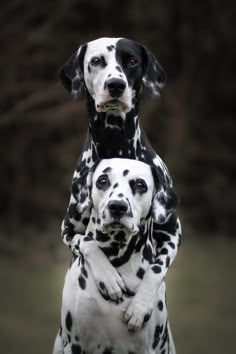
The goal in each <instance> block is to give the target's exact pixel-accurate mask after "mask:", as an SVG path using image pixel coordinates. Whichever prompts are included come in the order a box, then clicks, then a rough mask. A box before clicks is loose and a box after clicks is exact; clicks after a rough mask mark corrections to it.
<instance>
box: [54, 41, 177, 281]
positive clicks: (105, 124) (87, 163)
mask: <svg viewBox="0 0 236 354" xmlns="http://www.w3.org/2000/svg"><path fill="white" fill-rule="evenodd" d="M59 77H60V80H61V82H62V84H63V85H64V87H65V88H66V89H67V90H68V91H69V92H70V93H71V94H72V95H73V97H74V98H79V97H80V96H81V95H82V94H84V95H85V96H86V98H87V108H88V116H89V128H88V134H87V139H86V142H85V145H84V148H83V151H82V154H81V156H80V159H79V161H78V163H77V166H76V170H75V172H74V175H73V180H72V188H71V197H70V201H69V206H68V209H67V211H66V215H65V218H64V220H63V222H62V239H63V241H64V243H65V244H66V245H67V246H68V247H69V248H70V249H71V250H72V252H73V254H74V255H79V252H80V248H79V241H80V238H81V235H83V234H84V233H85V230H86V228H87V225H88V222H89V220H90V215H91V205H90V204H89V203H88V198H87V195H88V190H87V183H88V175H89V171H90V169H91V168H92V167H93V166H94V165H95V164H96V163H97V161H98V160H100V159H107V158H118V157H120V158H129V159H134V160H139V161H143V162H145V163H147V164H149V165H150V166H152V167H153V168H154V170H155V171H156V174H157V175H158V178H159V179H160V181H161V185H162V188H161V189H160V190H159V191H158V195H157V198H158V200H159V206H160V209H158V210H157V215H158V216H157V217H155V222H154V225H153V231H152V232H153V237H155V238H159V245H160V247H159V249H158V254H157V262H159V267H160V274H159V278H160V282H159V284H161V283H162V281H163V279H164V276H165V274H166V271H167V269H168V267H169V265H170V264H171V263H172V262H173V260H174V258H175V256H176V254H177V251H178V248H179V245H180V240H181V225H180V221H179V218H178V217H177V215H176V213H175V212H174V213H169V212H168V210H169V209H170V208H169V204H170V193H169V191H170V190H171V188H172V181H171V177H170V175H169V172H168V170H167V167H166V166H165V164H164V162H163V161H162V160H161V158H160V157H159V156H158V155H157V154H156V152H155V151H154V149H153V148H152V146H151V144H150V142H149V141H148V139H147V137H146V135H145V133H144V131H143V130H142V128H141V126H140V123H139V115H138V112H139V101H140V97H141V94H142V91H143V90H146V91H147V93H151V95H153V96H154V97H155V96H159V93H160V89H161V87H162V86H163V85H164V84H165V81H166V74H165V72H164V70H163V68H162V66H161V65H160V64H159V62H158V61H157V59H156V58H155V56H154V55H153V54H152V53H150V52H149V51H148V50H147V49H146V48H145V47H143V46H142V45H140V44H138V43H136V42H134V41H131V40H128V39H125V38H99V39H97V40H94V41H92V42H89V43H86V44H83V45H81V46H80V47H79V49H78V50H77V51H76V52H75V53H74V54H73V55H72V56H71V57H70V58H69V59H68V61H67V62H66V63H65V64H64V66H63V67H62V68H61V70H60V73H59Z"/></svg>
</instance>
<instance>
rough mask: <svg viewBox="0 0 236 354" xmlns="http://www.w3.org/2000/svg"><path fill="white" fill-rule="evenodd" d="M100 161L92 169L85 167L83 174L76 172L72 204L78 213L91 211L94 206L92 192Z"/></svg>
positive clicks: (73, 182)
mask: <svg viewBox="0 0 236 354" xmlns="http://www.w3.org/2000/svg"><path fill="white" fill-rule="evenodd" d="M99 162H100V160H99V159H98V160H97V161H96V162H95V164H94V165H93V166H92V167H91V168H87V167H85V168H84V170H83V171H82V172H81V173H78V172H77V171H75V173H74V176H73V181H72V190H71V199H70V204H72V205H73V206H74V207H75V210H76V213H79V214H82V213H84V212H85V211H86V210H87V211H90V208H91V206H92V199H91V190H92V178H93V173H94V171H95V169H96V167H97V165H98V164H99Z"/></svg>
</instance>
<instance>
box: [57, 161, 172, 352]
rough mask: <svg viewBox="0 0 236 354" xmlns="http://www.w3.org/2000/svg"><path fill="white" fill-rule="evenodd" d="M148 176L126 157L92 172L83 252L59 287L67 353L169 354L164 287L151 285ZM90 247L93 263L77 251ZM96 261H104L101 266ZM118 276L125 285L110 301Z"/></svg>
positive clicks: (154, 252)
mask: <svg viewBox="0 0 236 354" xmlns="http://www.w3.org/2000/svg"><path fill="white" fill-rule="evenodd" d="M150 171H151V170H150V167H149V166H148V165H146V164H143V163H141V162H138V161H129V160H126V159H122V160H121V159H112V160H104V161H102V162H101V163H100V164H99V165H98V167H97V169H96V171H95V174H94V177H93V183H92V191H91V195H92V205H93V207H92V210H91V217H90V221H89V223H88V226H87V230H86V235H85V236H84V238H83V239H82V238H81V241H80V249H81V251H82V253H81V255H80V256H79V257H76V258H75V259H74V261H73V263H72V265H71V268H70V269H69V270H68V273H67V275H66V279H65V285H64V290H63V303H62V319H61V320H62V322H61V323H62V332H61V337H62V343H63V347H64V352H65V353H67V352H68V353H72V354H73V353H77V352H78V353H86V354H94V353H97V354H111V353H112V354H131V353H135V354H151V353H153V354H154V353H156V354H160V353H166V354H170V353H171V354H174V347H173V343H172V339H171V334H170V331H169V326H168V320H167V308H166V300H165V283H164V281H162V282H161V284H160V286H158V287H157V286H156V280H155V277H156V275H157V273H158V269H157V267H158V266H157V265H154V260H155V259H156V257H157V249H158V247H157V240H155V239H154V238H153V232H152V227H153V220H152V218H151V217H150V208H152V200H153V196H154V194H155V193H154V185H153V177H152V174H151V172H150ZM95 243H96V245H97V246H98V247H99V249H100V252H101V254H100V255H99V257H98V258H97V259H94V257H93V253H92V254H91V253H90V257H89V255H88V254H87V255H86V254H84V253H83V250H87V249H89V248H91V249H92V248H93V247H94V245H95ZM85 244H86V246H84V245H85ZM85 253H86V251H85ZM96 255H97V253H95V257H96ZM102 258H104V261H105V262H106V263H104V262H102V263H101V264H100V262H101V259H102ZM93 263H94V264H95V265H96V269H95V268H94V267H93ZM104 264H105V266H104ZM109 272H110V273H109ZM101 273H104V274H101ZM117 276H118V277H121V279H122V281H123V282H124V284H125V288H124V287H123V291H122V294H121V296H120V297H119V298H113V299H112V297H113V294H112V290H111V289H112V286H113V284H114V283H115V282H114V283H112V280H113V278H114V280H115V279H118V278H116V277H117ZM102 279H104V282H103V281H102ZM135 312H137V313H135ZM140 314H142V316H141V317H140ZM139 321H141V322H140V323H139ZM137 329H138V330H137ZM76 348H77V349H76ZM76 350H77V351H76Z"/></svg>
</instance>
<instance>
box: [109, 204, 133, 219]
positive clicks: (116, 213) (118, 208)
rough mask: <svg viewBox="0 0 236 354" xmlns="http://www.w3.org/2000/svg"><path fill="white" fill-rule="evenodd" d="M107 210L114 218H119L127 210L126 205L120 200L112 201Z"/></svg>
mask: <svg viewBox="0 0 236 354" xmlns="http://www.w3.org/2000/svg"><path fill="white" fill-rule="evenodd" d="M108 209H109V211H110V214H111V216H113V217H114V218H121V217H122V216H123V215H124V214H125V213H126V212H127V210H128V205H127V204H126V203H125V202H122V201H121V200H112V201H111V202H109V204H108Z"/></svg>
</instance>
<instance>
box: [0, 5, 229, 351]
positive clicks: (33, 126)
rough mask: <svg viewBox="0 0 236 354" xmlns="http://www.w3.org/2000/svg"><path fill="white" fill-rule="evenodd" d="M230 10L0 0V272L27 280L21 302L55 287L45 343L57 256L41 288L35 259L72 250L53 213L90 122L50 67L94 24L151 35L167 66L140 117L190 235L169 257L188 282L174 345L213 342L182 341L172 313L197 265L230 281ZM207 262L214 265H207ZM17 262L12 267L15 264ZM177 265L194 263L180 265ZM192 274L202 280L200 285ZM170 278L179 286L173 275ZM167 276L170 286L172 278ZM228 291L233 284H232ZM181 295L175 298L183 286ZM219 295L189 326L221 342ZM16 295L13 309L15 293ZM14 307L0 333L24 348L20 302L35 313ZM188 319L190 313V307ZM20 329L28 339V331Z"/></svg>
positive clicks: (148, 42)
mask: <svg viewBox="0 0 236 354" xmlns="http://www.w3.org/2000/svg"><path fill="white" fill-rule="evenodd" d="M234 10H236V6H235V2H233V1H228V2H226V1H223V0H205V1H202V2H201V1H197V0H188V1H186V0H180V1H172V0H159V1H156V0H149V1H141V0H130V1H124V0H120V1H109V0H102V1H95V0H77V1H76V0H64V1H62V0H54V1H42V0H34V1H26V0H10V1H7V2H6V1H5V2H2V3H1V5H0V24H1V31H0V44H1V46H0V48H1V56H0V63H1V65H0V78H1V80H0V89H1V96H0V111H1V117H0V166H1V173H0V224H1V228H0V246H1V249H0V256H1V255H2V260H1V262H2V267H1V274H2V279H3V280H4V282H5V284H7V283H8V282H9V279H14V281H13V282H11V286H10V287H11V291H10V292H11V293H15V290H16V288H17V289H18V285H19V286H20V284H22V283H23V284H24V281H25V288H24V289H25V293H24V292H23V294H24V300H23V302H24V301H26V303H27V301H29V295H28V294H29V292H28V288H29V287H32V289H34V292H33V295H32V296H31V295H30V299H31V300H32V298H34V297H35V296H42V288H43V289H44V290H45V299H47V300H45V301H44V302H43V304H41V307H39V308H44V309H45V307H44V305H45V303H47V304H48V301H49V300H48V299H49V298H48V297H50V295H51V297H53V296H57V299H58V300H57V301H58V302H55V303H54V302H53V300H52V299H50V301H51V302H52V307H53V306H54V307H53V309H54V310H53V311H54V312H53V315H51V317H50V316H49V315H48V313H49V311H48V310H47V311H45V313H47V315H45V316H46V317H43V319H42V317H40V313H41V312H40V311H41V310H39V314H38V316H39V318H38V319H39V322H40V321H41V322H40V323H41V324H42V327H43V326H45V323H46V322H47V324H50V330H49V332H48V331H47V334H48V333H50V335H48V342H50V343H51V341H52V336H51V333H54V331H56V326H57V320H58V318H59V303H60V292H61V287H62V284H63V276H64V273H65V269H66V267H65V268H63V270H61V273H60V276H59V279H60V281H58V284H59V285H58V284H57V285H55V284H54V287H53V291H52V294H51V293H50V295H48V293H47V291H48V283H46V280H45V277H44V275H45V273H46V274H47V276H49V275H48V274H50V272H49V273H48V271H47V269H48V268H47V267H45V268H43V269H44V271H45V272H44V273H43V274H44V275H43V274H41V272H40V270H42V264H44V266H45V264H47V265H48V264H51V260H53V262H54V265H55V264H57V266H58V267H59V266H60V267H61V265H62V264H63V266H65V264H66V263H67V261H68V259H69V256H68V253H67V250H66V249H65V247H63V245H62V242H61V240H60V224H61V221H62V219H63V216H64V211H65V209H66V207H67V204H68V201H69V195H70V184H71V179H72V174H73V171H74V167H75V164H76V160H77V158H78V157H79V154H80V151H81V149H82V146H83V143H84V138H85V132H86V129H87V114H86V110H85V101H84V100H83V99H82V100H80V101H73V99H72V98H71V97H70V96H69V94H68V93H67V92H66V91H65V90H64V89H63V87H62V86H61V84H60V83H59V81H58V79H57V72H58V69H59V68H60V66H61V65H62V64H64V62H65V61H66V60H67V58H68V57H69V56H70V55H71V54H72V53H73V52H74V51H75V50H77V48H78V47H79V45H80V44H82V43H84V42H87V41H90V40H93V39H96V38H98V37H102V36H114V37H120V36H123V37H128V38H131V39H133V40H136V41H138V42H140V43H142V44H143V45H145V46H146V47H148V48H149V49H150V50H151V51H152V52H153V53H154V54H155V55H156V57H157V58H158V60H159V61H160V63H161V64H162V65H163V67H164V68H165V70H166V72H167V75H168V82H167V85H166V87H165V88H164V89H163V91H162V95H161V97H160V99H159V100H148V99H147V98H146V99H143V102H142V105H141V116H142V124H143V126H144V127H145V130H146V132H147V135H148V136H149V139H150V141H151V142H152V144H153V146H154V147H155V149H156V151H157V152H158V154H159V155H160V156H161V157H162V158H163V159H164V161H165V162H166V164H167V166H168V167H169V170H170V172H171V175H172V177H173V180H174V186H175V190H176V192H177V194H178V195H179V197H180V200H181V202H180V206H179V214H180V216H181V220H182V224H183V229H184V245H186V244H187V246H183V251H182V254H181V255H180V256H179V257H180V258H179V259H180V261H179V263H178V260H177V264H176V268H175V266H173V272H174V273H172V274H174V275H172V278H175V275H176V276H177V279H178V274H181V276H183V279H182V278H181V279H182V281H183V284H184V285H183V288H184V287H186V289H188V294H189V296H190V299H189V298H187V300H186V302H184V303H181V301H180V302H179V303H178V301H177V303H176V302H175V301H176V300H174V299H176V298H175V297H174V295H172V299H173V300H171V301H172V302H173V303H174V305H173V308H174V310H173V312H174V315H173V316H174V322H175V323H176V324H175V326H176V331H177V332H178V331H179V332H178V333H179V334H178V333H177V334H178V335H179V337H177V338H179V339H178V340H179V343H180V344H179V345H180V347H181V345H182V347H181V349H182V352H183V353H187V352H188V354H189V353H190V354H192V353H195V351H194V350H196V353H198V352H199V350H200V352H201V353H207V354H209V353H211V351H210V350H211V349H210V346H209V348H208V349H207V350H203V348H202V347H201V346H198V345H199V342H200V338H198V339H197V340H196V339H194V336H193V338H192V337H191V335H190V337H189V335H188V340H189V338H192V339H191V342H189V343H190V344H189V346H187V347H186V348H185V344H184V343H185V335H184V331H186V329H188V328H189V322H188V321H187V322H186V321H185V322H184V320H183V317H182V326H183V331H182V330H181V328H182V327H181V326H180V327H179V326H178V321H179V317H181V316H182V314H183V311H184V310H181V311H180V312H178V309H177V308H180V309H182V308H183V309H185V306H186V304H187V305H188V306H189V307H188V311H190V312H189V313H190V314H191V309H193V307H194V306H195V305H196V304H197V303H198V301H199V298H201V296H202V292H204V289H203V290H202V289H201V286H203V284H202V283H201V279H202V278H201V277H200V275H199V271H198V270H199V269H201V271H202V273H203V274H205V276H206V280H205V283H204V286H207V285H208V286H209V288H208V291H213V290H212V289H213V287H214V286H215V287H216V289H218V290H216V293H217V294H218V296H220V295H219V294H220V292H221V291H222V284H221V283H219V281H220V279H221V280H222V277H223V275H224V280H225V282H226V283H225V287H226V288H227V287H228V286H229V284H228V282H227V279H229V282H230V278H227V276H228V274H229V271H230V270H232V269H233V268H235V261H234V258H235V253H233V252H232V250H236V248H235V242H234V240H233V239H235V236H236V233H235V225H234V221H235V217H236V213H235V197H236V195H235V179H234V172H235V164H236V159H235V151H234V146H235V129H234V128H235V122H234V119H235V104H234V103H235V98H234V93H235V90H236V81H235V77H234V74H235V62H236V54H235V53H236V52H235V43H236V36H235V33H236V32H235V11H234ZM233 66H234V67H233ZM190 239H192V241H191V242H192V243H191V242H190ZM185 242H186V243H185ZM189 242H190V244H189ZM196 243H197V246H196ZM216 244H217V245H218V246H216ZM212 245H214V246H212ZM184 247H186V250H185V251H184ZM214 247H215V248H214ZM26 248H27V249H28V251H27V254H26V251H25V250H26ZM39 249H40V251H39ZM58 249H59V251H58ZM195 250H197V252H198V253H196V252H194V251H195ZM186 252H187V253H186ZM231 252H232V253H231ZM36 254H37V256H36ZM39 254H40V256H39ZM186 254H187V256H186ZM229 254H232V258H231V259H229V258H228V255H229ZM32 255H33V257H32ZM46 255H47V256H46ZM190 255H191V256H190ZM204 255H205V258H204ZM216 255H217V258H216ZM181 257H182V258H181ZM191 257H192V258H191ZM194 257H195V258H194ZM201 257H203V258H201ZM33 259H34V261H33ZM35 259H36V261H35ZM62 260H63V261H62ZM191 260H192V261H193V262H195V263H192V262H191ZM201 260H202V262H203V263H201ZM21 262H22V263H21ZM63 262H64V263H63ZM204 262H205V263H204ZM220 262H222V266H220V264H221V263H220ZM230 262H234V263H230ZM20 263H21V264H24V265H23V268H20V267H19V264H20ZM190 264H191V266H190ZM213 264H214V265H215V266H216V267H219V269H218V268H217V269H218V270H219V271H221V272H222V273H220V274H219V277H217V275H216V274H215V267H213V266H212V265H213ZM233 264H234V267H233V266H232V265H233ZM30 267H32V268H31V269H35V268H36V271H37V272H38V273H37V274H38V278H40V276H41V277H42V282H43V285H42V284H41V285H42V286H40V287H39V288H37V286H36V287H35V286H34V285H32V284H35V283H34V281H36V280H35V277H34V276H32V278H30V280H29V273H28V270H29V268H30ZM58 267H57V268H56V269H57V270H58ZM16 269H17V270H18V272H21V273H17V270H16ZM60 269H61V268H60ZM175 269H176V270H175ZM186 269H187V270H188V272H189V271H190V270H191V271H192V273H191V272H190V273H186ZM209 269H210V270H211V272H210V271H209ZM222 269H224V270H222ZM9 270H11V273H9V272H10V271H9ZM54 271H55V272H57V271H56V270H55V269H54V268H53V270H52V269H51V272H52V277H51V278H50V280H48V282H50V286H51V287H52V284H51V281H52V279H54V278H55V276H54V275H53V274H54V273H53V272H54ZM208 271H209V273H207V272H208ZM175 272H176V273H175ZM178 272H179V273H178ZM31 273H32V272H31ZM31 273H30V274H31ZM212 273H214V276H216V279H217V280H216V281H215V283H214V284H212V283H211V281H210V279H211V280H212ZM24 274H25V275H24ZM24 276H25V278H24ZM21 277H22V278H21ZM170 277H171V276H170ZM19 279H21V280H19ZM36 279H37V278H36ZM175 279H176V278H175ZM197 281H200V283H199V284H198V283H196V282H197ZM217 281H218V282H217ZM189 282H190V283H189ZM18 283H19V284H18ZM36 283H37V281H36ZM16 284H17V285H16ZM37 284H38V283H37ZM189 284H190V287H189V286H188V285H189ZM196 284H198V286H199V287H200V294H199V287H198V286H196ZM174 286H175V287H176V288H175V289H180V288H179V284H178V282H176V281H174ZM194 286H195V288H194V289H195V290H196V291H195V290H194V292H191V291H190V290H191V289H190V288H191V287H194ZM170 287H172V288H171V289H173V282H171V284H170ZM32 289H31V290H32ZM35 289H37V291H36V290H35ZM55 289H56V290H55ZM184 289H185V288H184ZM223 289H224V287H223ZM178 291H180V290H178ZM20 293H21V292H20ZM229 293H230V294H231V295H230V296H232V291H228V292H227V294H229ZM30 294H31V293H30ZM46 294H47V295H46ZM55 294H56V295H55ZM172 294H175V292H174V291H173V292H172ZM191 294H192V295H191ZM196 294H198V295H196ZM212 295H213V293H212ZM2 296H3V299H4V301H6V299H9V306H10V303H11V304H12V300H10V298H9V294H8V292H7V291H6V294H5V298H4V293H3V294H2ZM22 296H23V295H22ZM178 296H179V298H181V299H182V298H183V294H182V293H181V292H179V295H178ZM191 296H192V297H191ZM42 297H43V296H42ZM177 298H178V297H177ZM26 299H27V300H26ZM232 299H233V297H232ZM221 300H222V297H221V296H220V297H217V298H216V299H215V301H216V303H215V307H213V309H212V313H211V314H209V323H208V322H207V323H208V325H209V328H208V327H207V328H208V329H206V331H205V329H204V326H202V325H203V324H204V323H205V324H206V322H204V319H202V321H203V322H201V320H199V328H198V327H197V328H198V329H197V330H196V331H201V330H202V331H203V332H202V333H203V334H204V333H207V334H208V335H209V334H211V335H212V337H214V338H215V334H216V333H218V334H219V335H220V333H221V334H222V333H223V334H222V336H223V337H222V340H223V341H224V342H226V343H228V342H229V338H231V337H230V333H231V332H230V331H231V330H232V326H231V322H227V321H229V317H230V316H233V317H232V323H233V322H234V323H235V318H236V310H235V301H234V300H232V301H231V302H230V300H229V301H228V302H227V303H228V305H227V306H228V307H227V309H225V311H224V310H222V311H223V313H224V314H223V315H222V312H220V313H219V316H218V315H217V309H218V308H219V306H220V304H221ZM211 301H213V300H212V299H211ZM19 302H20V303H21V300H20V301H19ZM14 303H15V306H16V309H18V308H19V306H18V302H17V301H14ZM209 303H210V302H209ZM209 303H208V302H207V303H206V304H203V305H202V307H201V305H200V306H199V309H200V310H199V311H197V312H198V314H199V313H201V311H202V312H203V313H204V314H206V313H207V309H208V308H209ZM212 303H213V304H214V301H213V302H211V304H212ZM55 304H56V305H57V307H56V305H55ZM25 306H26V305H25ZM29 306H31V305H29ZM20 307H21V306H20ZM48 307H49V308H50V309H51V307H50V306H49V305H48ZM32 308H33V304H32ZM197 308H198V307H197ZM23 309H24V306H23V308H22V307H21V311H22V314H21V315H22V317H21V315H20V314H19V317H17V318H15V317H14V313H15V311H17V310H12V305H11V311H12V317H10V319H9V313H8V316H7V315H6V319H5V317H4V316H3V318H4V320H3V322H2V324H1V323H0V327H1V326H2V327H1V328H4V330H5V332H4V331H1V333H3V334H4V336H5V342H4V343H6V348H8V351H7V350H6V351H5V352H6V353H8V352H13V353H16V352H18V353H21V350H20V348H21V347H22V348H23V347H24V340H23V342H22V338H24V333H25V335H26V332H24V331H23V334H22V328H23V327H24V328H26V327H27V324H26V323H25V322H24V321H23V318H24V317H25V313H30V315H29V316H31V319H32V318H33V319H34V321H35V318H37V314H36V315H35V314H34V312H32V311H31V310H32V309H31V307H30V309H29V308H28V307H27V306H26V309H25V310H23ZM233 309H234V310H233ZM195 310H196V307H195ZM6 311H7V310H6ZM27 311H28V312H27ZM175 311H177V312H175ZM215 311H216V312H215ZM176 313H177V315H176V319H175V314H176ZM185 313H186V312H185ZM229 314H230V315H229ZM213 315H214V316H215V317H216V318H215V320H214V321H213V322H214V323H216V322H217V321H218V320H219V321H220V320H222V316H223V324H225V327H224V331H223V332H222V328H221V327H220V328H218V329H215V327H213V328H214V330H213V328H212V325H211V321H210V318H212V316H213ZM35 316H36V317H35ZM199 316H200V315H199ZM224 316H225V317H224ZM49 317H50V319H49ZM190 317H191V315H190ZM199 318H202V317H199ZM4 321H5V322H4ZM50 321H51V322H50ZM189 321H190V322H191V321H192V322H194V323H195V325H196V317H195V314H192V318H191V319H189ZM224 321H225V322H224ZM230 321H231V320H230ZM39 322H38V321H37V324H35V323H33V324H31V325H30V326H31V328H34V329H35V328H38V327H39ZM192 322H191V323H192ZM226 322H227V325H226ZM12 323H15V328H16V330H15V332H14V333H15V336H16V338H18V339H16V343H18V344H17V351H14V350H16V349H15V346H14V345H13V344H12V345H13V346H12V347H11V349H9V341H8V336H9V338H10V334H9V333H10V329H11V326H12ZM23 323H24V325H23V326H22V324H23ZM37 326H38V327H37ZM184 326H185V327H184ZM19 328H21V331H19ZM44 328H45V327H44ZM46 328H47V327H46ZM8 329H9V331H8ZM217 330H218V332H217ZM25 331H26V329H25ZM50 331H51V332H50ZM211 331H212V332H211ZM215 331H216V332H215ZM191 333H192V332H191ZM198 333H200V332H198ZM227 335H228V337H227ZM32 336H33V335H32ZM26 337H27V340H28V339H29V337H28V336H27V335H26ZM33 338H34V336H33ZM35 338H36V329H35ZM35 338H34V341H35V340H36V339H35ZM231 339H232V338H231ZM13 342H14V341H13ZM196 342H197V343H198V345H197V344H196ZM11 343H12V342H11ZM46 343H47V342H46ZM32 345H33V344H32ZM191 345H192V347H191ZM208 345H209V343H208ZM213 347H214V346H213ZM213 347H212V348H213ZM191 348H195V349H191ZM219 348H221V347H220V346H219V343H217V344H216V345H215V348H214V350H213V349H212V353H218V351H217V350H218V349H219ZM38 350H39V351H37V350H36V351H35V348H34V352H35V353H36V352H37V353H44V352H45V353H46V350H45V351H44V350H43V349H42V348H41V349H38ZM223 351H224V349H223ZM23 352H24V353H27V350H26V351H23V349H22V353H23ZM49 352H50V351H49ZM220 352H222V351H220V349H219V353H220Z"/></svg>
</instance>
